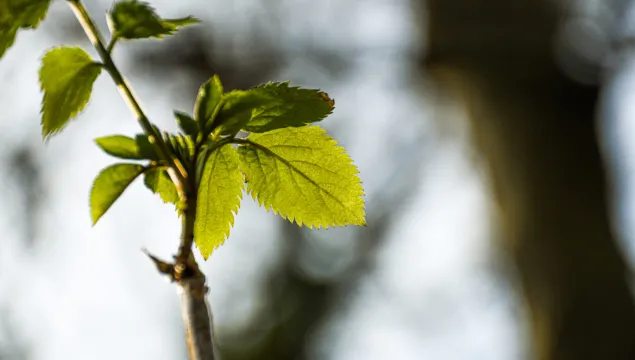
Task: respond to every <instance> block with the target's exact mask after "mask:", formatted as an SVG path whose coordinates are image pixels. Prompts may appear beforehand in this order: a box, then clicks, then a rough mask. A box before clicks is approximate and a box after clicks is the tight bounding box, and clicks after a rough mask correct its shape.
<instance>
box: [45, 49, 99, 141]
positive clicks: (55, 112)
mask: <svg viewBox="0 0 635 360" xmlns="http://www.w3.org/2000/svg"><path fill="white" fill-rule="evenodd" d="M100 73H101V67H100V66H99V65H98V64H95V63H94V62H93V60H92V59H91V58H90V55H88V54H87V53H86V52H85V51H84V50H82V49H80V48H78V47H59V48H55V49H52V50H50V51H49V52H47V53H46V55H44V58H42V68H41V69H40V84H41V87H42V91H43V92H44V98H43V100H42V135H43V136H44V137H45V138H46V137H48V136H50V135H53V134H55V133H57V132H59V131H60V130H62V128H64V126H66V124H67V123H68V120H70V119H71V118H72V117H74V116H75V115H77V113H79V112H80V111H81V110H82V109H84V107H85V106H86V103H88V100H89V99H90V94H91V92H92V90H93V83H94V82H95V80H96V79H97V77H98V76H99V74H100Z"/></svg>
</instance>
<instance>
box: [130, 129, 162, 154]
mask: <svg viewBox="0 0 635 360" xmlns="http://www.w3.org/2000/svg"><path fill="white" fill-rule="evenodd" d="M135 141H136V142H137V146H138V147H139V153H140V155H141V157H142V158H143V159H148V160H155V161H158V160H159V159H160V157H159V155H157V153H156V151H155V150H154V146H152V144H151V143H150V140H149V139H148V135H145V134H137V135H136V136H135Z"/></svg>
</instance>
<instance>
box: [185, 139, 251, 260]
mask: <svg viewBox="0 0 635 360" xmlns="http://www.w3.org/2000/svg"><path fill="white" fill-rule="evenodd" d="M238 166H239V165H238V155H237V153H236V149H234V148H233V146H231V145H224V146H221V147H218V148H216V149H215V150H213V151H212V153H211V154H210V155H209V157H208V158H207V161H206V162H205V167H204V170H203V176H202V178H201V182H200V184H199V188H198V198H197V206H196V222H195V224H194V241H195V242H196V245H197V246H198V248H199V250H200V252H201V255H203V257H204V258H205V259H207V258H208V257H209V256H210V254H211V253H212V251H213V250H214V249H215V248H217V247H219V246H220V245H222V244H223V243H224V242H225V239H226V238H227V237H228V236H229V231H230V229H231V227H232V226H233V225H234V213H237V212H238V208H239V206H240V199H241V196H242V191H243V183H244V181H243V175H242V174H241V173H240V171H239V170H238Z"/></svg>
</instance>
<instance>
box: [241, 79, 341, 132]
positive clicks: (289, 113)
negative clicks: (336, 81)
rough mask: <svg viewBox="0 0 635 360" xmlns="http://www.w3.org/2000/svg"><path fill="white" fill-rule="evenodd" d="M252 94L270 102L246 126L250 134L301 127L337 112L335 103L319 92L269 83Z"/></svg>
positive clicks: (254, 90) (286, 84) (255, 89)
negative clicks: (334, 111)
mask: <svg viewBox="0 0 635 360" xmlns="http://www.w3.org/2000/svg"><path fill="white" fill-rule="evenodd" d="M249 92H250V93H252V94H258V95H259V96H263V97H268V98H269V99H270V100H269V101H268V102H266V103H265V104H263V105H262V106H260V107H258V108H257V109H255V110H254V111H253V113H252V116H251V120H250V121H249V122H248V123H247V125H246V126H245V127H244V129H245V130H246V131H250V132H256V133H261V132H266V131H270V130H274V129H279V128H285V127H300V126H304V125H306V124H310V123H313V122H316V121H320V120H322V119H324V118H325V117H326V116H328V115H329V114H331V113H332V112H333V108H334V107H335V101H333V99H331V98H330V97H329V96H328V95H327V94H326V93H324V92H321V91H319V90H312V89H303V88H299V87H290V86H289V83H288V82H285V83H268V84H265V85H261V86H258V87H256V88H253V89H250V90H249Z"/></svg>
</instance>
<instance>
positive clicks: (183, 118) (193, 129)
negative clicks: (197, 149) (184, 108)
mask: <svg viewBox="0 0 635 360" xmlns="http://www.w3.org/2000/svg"><path fill="white" fill-rule="evenodd" d="M174 117H176V123H177V124H178V125H179V127H180V128H181V130H183V132H184V133H186V134H187V135H190V136H196V135H197V134H198V132H199V128H198V124H197V123H196V120H194V119H192V117H191V116H189V115H188V114H186V113H184V112H181V111H174Z"/></svg>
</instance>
